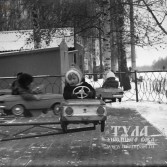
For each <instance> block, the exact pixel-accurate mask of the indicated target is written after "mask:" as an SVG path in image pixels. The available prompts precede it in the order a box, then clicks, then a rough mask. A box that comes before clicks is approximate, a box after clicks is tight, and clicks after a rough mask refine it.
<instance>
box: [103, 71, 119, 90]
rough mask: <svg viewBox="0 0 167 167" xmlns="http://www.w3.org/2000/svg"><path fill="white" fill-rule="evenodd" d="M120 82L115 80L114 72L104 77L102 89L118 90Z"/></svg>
mask: <svg viewBox="0 0 167 167" xmlns="http://www.w3.org/2000/svg"><path fill="white" fill-rule="evenodd" d="M118 86H119V82H118V81H116V80H115V74H114V73H113V72H112V71H109V72H107V73H106V74H105V75H104V83H103V85H102V88H111V87H112V88H118Z"/></svg>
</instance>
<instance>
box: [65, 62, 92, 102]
mask: <svg viewBox="0 0 167 167" xmlns="http://www.w3.org/2000/svg"><path fill="white" fill-rule="evenodd" d="M65 80H66V85H65V87H64V92H63V97H64V99H66V100H67V99H81V96H80V94H75V92H73V90H74V89H75V88H77V87H78V86H86V87H88V88H89V89H90V91H88V89H86V88H84V92H85V93H86V94H87V95H86V96H87V97H85V98H91V99H94V98H95V89H94V88H93V87H92V86H91V85H90V84H88V83H87V82H86V81H85V79H84V78H83V74H82V72H81V70H80V69H79V68H78V67H77V66H76V65H72V66H71V68H70V69H69V70H68V71H67V72H66V74H65ZM77 90H79V89H77ZM77 90H76V91H77Z"/></svg>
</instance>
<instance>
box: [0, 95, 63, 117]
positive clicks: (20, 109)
mask: <svg viewBox="0 0 167 167" xmlns="http://www.w3.org/2000/svg"><path fill="white" fill-rule="evenodd" d="M38 96H40V100H24V99H23V98H22V97H21V96H20V95H3V96H0V108H1V112H2V111H3V112H5V113H6V112H7V113H9V114H10V113H11V114H14V115H15V116H22V115H25V113H26V110H28V111H31V110H41V111H45V110H47V109H52V110H53V113H54V114H58V112H59V105H60V103H61V101H62V100H63V95H62V94H52V93H46V94H38Z"/></svg>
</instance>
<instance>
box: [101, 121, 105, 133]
mask: <svg viewBox="0 0 167 167" xmlns="http://www.w3.org/2000/svg"><path fill="white" fill-rule="evenodd" d="M104 128H105V121H101V132H104Z"/></svg>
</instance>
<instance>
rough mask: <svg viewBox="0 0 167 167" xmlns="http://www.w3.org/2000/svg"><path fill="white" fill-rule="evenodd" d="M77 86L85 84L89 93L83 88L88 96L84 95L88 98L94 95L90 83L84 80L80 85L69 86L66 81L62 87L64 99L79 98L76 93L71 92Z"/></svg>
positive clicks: (92, 97)
mask: <svg viewBox="0 0 167 167" xmlns="http://www.w3.org/2000/svg"><path fill="white" fill-rule="evenodd" d="M78 86H86V87H88V88H89V89H90V92H89V93H88V92H87V90H86V89H85V90H84V91H85V92H86V93H88V96H87V97H86V98H87V99H88V98H91V99H94V98H95V95H96V92H95V89H94V88H93V87H92V86H91V85H90V84H88V83H87V82H85V81H84V82H82V83H81V84H80V85H76V86H70V85H69V84H68V83H67V84H66V86H65V87H64V92H63V97H64V99H66V100H67V99H79V98H78V97H77V96H76V95H74V94H73V90H74V89H75V88H76V87H78Z"/></svg>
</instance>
